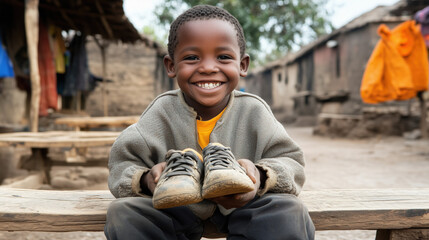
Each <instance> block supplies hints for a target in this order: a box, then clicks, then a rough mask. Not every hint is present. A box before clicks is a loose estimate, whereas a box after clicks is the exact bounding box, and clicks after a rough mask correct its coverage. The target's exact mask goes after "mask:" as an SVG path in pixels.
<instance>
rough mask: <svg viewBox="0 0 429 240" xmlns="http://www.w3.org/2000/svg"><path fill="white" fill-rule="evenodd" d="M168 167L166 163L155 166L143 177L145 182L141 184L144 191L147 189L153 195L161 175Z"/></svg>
mask: <svg viewBox="0 0 429 240" xmlns="http://www.w3.org/2000/svg"><path fill="white" fill-rule="evenodd" d="M166 166H167V163H166V162H161V163H158V164H156V165H155V166H153V167H152V168H151V169H150V171H149V172H147V173H145V174H144V175H143V176H142V180H143V182H141V184H142V186H141V187H142V189H143V188H146V189H148V190H149V191H150V192H151V193H152V194H153V191H154V190H155V186H156V184H157V183H158V181H159V178H160V177H161V173H162V171H164V169H165V167H166Z"/></svg>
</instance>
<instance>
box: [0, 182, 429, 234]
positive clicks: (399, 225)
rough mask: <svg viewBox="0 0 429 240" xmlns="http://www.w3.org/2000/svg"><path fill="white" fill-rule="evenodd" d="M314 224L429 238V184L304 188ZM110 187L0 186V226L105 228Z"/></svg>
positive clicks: (61, 229)
mask: <svg viewBox="0 0 429 240" xmlns="http://www.w3.org/2000/svg"><path fill="white" fill-rule="evenodd" d="M300 198H301V199H302V200H303V202H304V203H305V205H306V206H307V207H308V209H309V211H310V215H311V217H312V219H313V222H314V224H315V226H316V229H317V230H377V237H376V239H383V240H384V239H390V240H394V239H429V188H424V189H357V190H339V189H338V190H317V191H303V192H302V193H301V195H300ZM113 199H114V197H113V196H112V195H111V194H110V192H109V191H105V190H101V191H99V190H97V191H52V190H26V189H13V188H0V203H1V204H0V231H44V232H46V231H48V232H69V231H103V227H104V223H105V214H106V209H107V207H108V205H109V203H110V202H111V201H112V200H113Z"/></svg>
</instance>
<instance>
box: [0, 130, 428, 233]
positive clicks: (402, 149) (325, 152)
mask: <svg viewBox="0 0 429 240" xmlns="http://www.w3.org/2000/svg"><path fill="white" fill-rule="evenodd" d="M286 129H287V130H288V132H289V134H290V135H291V137H292V138H293V139H295V141H296V142H297V143H298V144H299V145H300V146H301V147H302V149H303V150H304V154H305V158H306V175H307V181H306V184H305V186H304V190H311V189H336V188H337V189H340V188H354V189H361V188H429V177H427V173H428V172H429V139H426V140H406V139H404V138H401V137H377V138H371V139H364V140H353V139H331V138H326V137H318V136H314V135H312V129H311V128H309V127H286ZM100 187H102V188H103V187H105V185H104V186H103V185H101V186H100ZM374 238H375V231H317V232H316V239H317V240H328V239H329V240H332V239H334V240H335V239H337V240H340V239H341V240H343V239H344V240H346V239H347V240H350V239H355V240H369V239H374ZM0 239H1V240H3V239H16V240H51V239H57V240H66V239H82V240H89V239H92V240H98V239H100V240H102V239H105V237H104V235H103V233H87V232H73V233H32V232H0Z"/></svg>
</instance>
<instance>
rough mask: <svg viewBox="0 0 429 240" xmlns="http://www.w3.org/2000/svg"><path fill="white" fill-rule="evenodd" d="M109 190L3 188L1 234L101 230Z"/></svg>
mask: <svg viewBox="0 0 429 240" xmlns="http://www.w3.org/2000/svg"><path fill="white" fill-rule="evenodd" d="M113 199H114V198H113V196H112V195H111V194H110V192H108V191H50V190H33V191H32V190H26V189H12V188H0V202H1V203H2V204H0V231H48V232H69V231H102V230H103V227H104V223H105V221H106V209H107V207H108V205H109V203H110V202H111V201H112V200H113Z"/></svg>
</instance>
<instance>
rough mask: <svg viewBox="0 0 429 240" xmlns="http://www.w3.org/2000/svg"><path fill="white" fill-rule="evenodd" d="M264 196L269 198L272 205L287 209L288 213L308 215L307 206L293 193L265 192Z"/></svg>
mask: <svg viewBox="0 0 429 240" xmlns="http://www.w3.org/2000/svg"><path fill="white" fill-rule="evenodd" d="M264 197H266V198H267V200H268V199H269V201H270V202H271V204H272V206H273V207H282V208H283V209H287V212H288V214H289V215H290V214H296V215H308V210H307V207H306V206H305V205H304V203H303V202H302V201H301V200H300V199H299V198H298V197H297V196H295V195H293V194H267V195H264Z"/></svg>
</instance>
